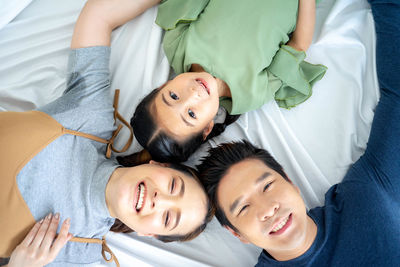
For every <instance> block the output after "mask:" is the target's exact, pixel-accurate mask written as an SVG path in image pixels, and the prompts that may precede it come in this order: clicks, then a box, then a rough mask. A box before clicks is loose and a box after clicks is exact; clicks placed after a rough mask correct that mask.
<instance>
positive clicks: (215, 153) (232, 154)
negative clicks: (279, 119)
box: [197, 140, 289, 232]
mask: <svg viewBox="0 0 400 267" xmlns="http://www.w3.org/2000/svg"><path fill="white" fill-rule="evenodd" d="M246 159H258V160H260V161H262V162H263V163H264V164H265V165H266V166H267V167H269V168H271V169H272V170H274V171H276V172H277V173H279V174H280V175H281V176H282V177H283V178H284V179H285V180H287V181H289V178H288V177H287V175H286V173H285V171H284V170H283V167H282V166H281V165H280V164H279V163H278V162H277V161H276V160H275V159H274V158H273V157H272V156H271V154H270V153H269V152H268V151H267V150H265V149H261V148H257V147H255V146H253V145H252V144H251V143H250V142H248V141H246V140H242V141H241V142H232V143H225V144H221V145H219V146H217V147H215V148H211V149H209V151H208V155H207V156H206V157H204V158H203V159H202V160H201V164H200V165H199V166H197V169H198V170H199V173H200V180H201V182H202V183H203V185H204V187H205V188H206V190H207V194H208V197H209V198H210V201H211V204H212V205H213V206H214V209H215V216H216V217H217V219H218V220H219V222H220V223H221V225H223V226H224V225H226V226H229V227H230V228H232V229H233V230H234V231H236V232H239V231H238V229H237V228H236V227H234V226H233V225H232V224H231V223H230V222H229V220H228V218H227V217H226V215H225V212H224V211H223V209H222V208H221V207H220V206H219V204H218V195H217V189H218V185H219V183H220V181H221V179H222V178H223V177H224V176H225V174H226V173H227V171H228V170H229V169H230V168H231V167H232V166H233V165H235V164H236V163H239V162H241V161H243V160H246Z"/></svg>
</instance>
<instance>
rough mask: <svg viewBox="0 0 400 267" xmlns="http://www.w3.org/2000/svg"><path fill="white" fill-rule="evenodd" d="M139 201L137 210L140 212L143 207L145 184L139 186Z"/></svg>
mask: <svg viewBox="0 0 400 267" xmlns="http://www.w3.org/2000/svg"><path fill="white" fill-rule="evenodd" d="M138 195H139V200H138V202H137V204H136V210H140V209H141V208H142V205H143V199H144V184H140V185H139V192H138Z"/></svg>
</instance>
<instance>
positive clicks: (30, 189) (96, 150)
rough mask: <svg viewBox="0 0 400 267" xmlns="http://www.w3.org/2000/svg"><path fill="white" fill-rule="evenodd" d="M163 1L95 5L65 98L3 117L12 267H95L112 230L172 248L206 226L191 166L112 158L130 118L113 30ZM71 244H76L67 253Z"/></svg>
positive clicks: (94, 1)
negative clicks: (122, 109)
mask: <svg viewBox="0 0 400 267" xmlns="http://www.w3.org/2000/svg"><path fill="white" fill-rule="evenodd" d="M157 2H158V0H153V1H149V0H141V1H131V0H116V1H110V0H90V1H88V2H87V3H86V5H85V7H84V8H83V10H82V12H81V15H80V17H79V19H78V21H77V23H76V26H75V31H74V34H73V38H72V43H71V48H72V50H71V52H70V57H69V71H70V75H69V79H68V83H67V90H66V91H65V93H64V95H63V96H62V97H60V98H59V99H57V100H55V101H54V102H52V103H50V104H48V105H46V106H44V107H42V108H39V109H38V110H35V111H29V112H3V113H0V144H1V145H2V146H3V149H4V151H8V153H7V155H5V156H3V157H2V159H1V160H0V173H1V175H0V177H2V179H1V180H0V183H1V186H0V188H1V191H2V192H1V193H0V203H1V204H0V212H1V214H7V216H4V217H2V219H1V220H0V232H1V236H2V242H0V257H9V256H10V255H11V259H10V263H9V265H10V266H24V265H23V264H24V262H27V263H28V266H35V265H39V266H40V265H45V264H48V263H49V262H51V261H52V260H53V259H54V258H55V260H54V262H52V263H51V265H53V266H69V265H74V264H79V265H83V264H90V263H93V262H97V261H99V260H100V252H101V251H102V252H103V253H104V252H107V251H108V252H109V253H111V251H110V250H109V249H108V247H107V245H106V243H105V240H104V239H103V240H102V237H103V236H104V235H105V234H106V233H107V232H108V231H109V230H110V228H111V230H114V231H123V232H127V231H130V230H134V231H136V232H137V233H138V234H140V235H148V236H154V237H157V238H159V239H161V240H163V241H167V242H168V241H174V240H188V239H191V238H193V237H195V236H196V235H198V234H199V233H200V232H201V231H202V230H203V229H204V228H205V225H206V223H207V221H208V220H209V219H210V216H209V215H210V213H209V209H208V199H207V197H206V195H205V192H204V190H203V189H202V187H201V186H200V183H199V182H198V180H197V179H196V178H195V174H194V172H193V171H192V170H190V169H189V168H186V167H183V166H179V165H171V166H170V167H168V166H169V165H167V164H161V163H157V162H153V161H152V162H150V163H149V164H145V165H139V166H135V167H131V168H122V167H120V166H119V164H118V163H117V162H116V161H115V160H114V159H111V160H109V159H107V158H106V156H105V154H107V156H109V155H110V151H111V150H116V149H115V148H114V147H113V140H114V138H115V137H116V135H117V134H118V131H119V129H120V127H118V128H117V129H115V128H116V127H115V126H114V119H115V118H120V119H122V118H121V117H120V116H119V114H118V112H116V110H113V108H112V102H111V101H110V99H109V93H110V92H109V89H110V83H109V69H108V64H109V57H110V47H109V45H110V35H111V31H112V30H113V29H114V28H116V27H117V26H119V25H121V24H123V23H125V22H126V21H128V20H130V19H132V18H134V17H135V16H137V15H138V14H140V13H142V12H143V11H144V10H146V9H147V8H149V7H151V6H153V5H154V4H156V3H157ZM116 99H117V98H116ZM114 106H115V107H116V105H115V103H114ZM128 144H129V142H128ZM127 146H128V145H127ZM127 146H126V147H127ZM194 178H195V179H194ZM46 215H47V216H46ZM43 218H45V219H43ZM67 218H70V219H67ZM41 219H42V220H41ZM39 220H41V221H39ZM35 221H39V223H36V224H35ZM60 221H64V223H63V225H62V226H60V227H59V228H58V231H57V232H58V233H59V234H58V237H55V235H56V230H57V225H58V223H59V222H60ZM34 225H35V226H34ZM33 226H34V227H33ZM32 227H33V228H32ZM30 229H32V230H31V231H30V232H29V230H30ZM68 232H71V233H72V234H73V236H74V237H72V235H71V234H69V233H68ZM68 240H70V241H75V242H68V243H67V244H66V245H65V248H63V246H64V244H65V243H66V242H67V241H68ZM53 241H54V243H53ZM18 244H20V245H18ZM17 245H18V246H17ZM13 251H14V252H13ZM111 259H114V256H113V254H112V253H111Z"/></svg>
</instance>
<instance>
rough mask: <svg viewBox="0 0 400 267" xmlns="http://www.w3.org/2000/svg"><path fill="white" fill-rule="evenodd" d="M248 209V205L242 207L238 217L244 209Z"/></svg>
mask: <svg viewBox="0 0 400 267" xmlns="http://www.w3.org/2000/svg"><path fill="white" fill-rule="evenodd" d="M248 207H249V205H244V206H243V207H242V208H241V209H240V210H239V213H238V215H240V213H242V212H243V211H244V210H245V209H247V208H248Z"/></svg>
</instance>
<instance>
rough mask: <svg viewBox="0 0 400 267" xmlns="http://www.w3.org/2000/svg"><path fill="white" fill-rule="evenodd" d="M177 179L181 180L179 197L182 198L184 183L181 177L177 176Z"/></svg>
mask: <svg viewBox="0 0 400 267" xmlns="http://www.w3.org/2000/svg"><path fill="white" fill-rule="evenodd" d="M179 179H181V191H180V192H179V196H180V197H183V195H184V194H185V182H184V181H183V179H182V177H180V176H179Z"/></svg>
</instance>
